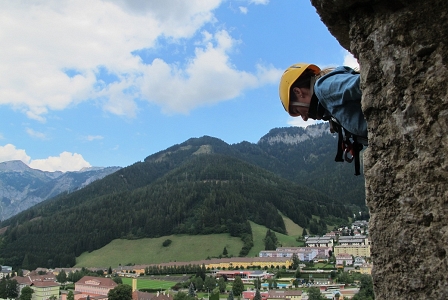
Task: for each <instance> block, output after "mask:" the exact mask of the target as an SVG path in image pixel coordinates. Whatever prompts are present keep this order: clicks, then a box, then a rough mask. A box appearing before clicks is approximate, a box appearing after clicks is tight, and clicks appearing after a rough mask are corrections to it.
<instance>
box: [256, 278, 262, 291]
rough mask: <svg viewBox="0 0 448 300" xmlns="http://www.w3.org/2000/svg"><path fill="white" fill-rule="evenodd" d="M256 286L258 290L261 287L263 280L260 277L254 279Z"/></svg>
mask: <svg viewBox="0 0 448 300" xmlns="http://www.w3.org/2000/svg"><path fill="white" fill-rule="evenodd" d="M254 286H255V289H257V290H259V289H261V280H260V278H256V279H255V280H254Z"/></svg>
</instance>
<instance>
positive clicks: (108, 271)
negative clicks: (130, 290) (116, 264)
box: [107, 266, 112, 275]
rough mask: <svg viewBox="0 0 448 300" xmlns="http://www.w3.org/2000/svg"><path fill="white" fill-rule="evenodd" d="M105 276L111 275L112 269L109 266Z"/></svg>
mask: <svg viewBox="0 0 448 300" xmlns="http://www.w3.org/2000/svg"><path fill="white" fill-rule="evenodd" d="M107 274H109V275H110V274H112V267H110V266H109V269H107Z"/></svg>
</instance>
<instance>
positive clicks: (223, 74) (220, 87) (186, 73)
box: [142, 30, 283, 113]
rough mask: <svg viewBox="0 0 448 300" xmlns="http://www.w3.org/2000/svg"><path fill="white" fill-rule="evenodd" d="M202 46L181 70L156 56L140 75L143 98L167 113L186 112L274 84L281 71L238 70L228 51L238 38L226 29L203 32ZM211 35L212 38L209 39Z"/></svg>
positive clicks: (260, 68)
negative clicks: (249, 71)
mask: <svg viewBox="0 0 448 300" xmlns="http://www.w3.org/2000/svg"><path fill="white" fill-rule="evenodd" d="M204 37H205V38H204V45H203V46H202V47H197V48H196V51H195V57H193V58H191V59H190V60H189V62H188V64H187V66H186V67H185V69H181V68H179V67H178V65H176V64H172V65H169V64H167V63H166V62H164V61H162V60H160V59H155V60H154V61H153V62H152V64H150V65H147V66H146V68H145V74H144V77H143V78H142V80H143V83H142V93H143V97H144V98H146V99H148V100H149V101H151V102H155V103H157V104H159V105H160V106H162V108H163V110H164V111H165V112H167V113H188V112H189V111H190V110H191V109H193V108H194V107H197V106H201V105H205V104H212V103H217V102H220V101H224V100H228V99H232V98H234V97H237V96H239V95H241V93H242V92H243V91H244V90H245V89H250V88H256V87H259V86H261V85H263V84H277V82H278V78H280V77H281V74H282V73H283V70H278V69H274V68H273V67H264V66H257V73H256V74H251V73H248V72H244V71H239V70H237V69H236V68H235V66H233V65H232V63H231V61H230V59H229V55H228V53H229V52H231V51H232V50H233V47H234V45H235V44H236V43H238V41H236V40H233V39H232V38H231V36H230V35H229V34H228V33H227V32H226V31H225V30H222V31H219V32H217V33H216V34H214V35H213V36H211V35H210V34H209V33H204ZM211 37H212V38H211Z"/></svg>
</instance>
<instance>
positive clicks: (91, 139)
mask: <svg viewBox="0 0 448 300" xmlns="http://www.w3.org/2000/svg"><path fill="white" fill-rule="evenodd" d="M102 139H104V137H103V136H101V135H88V136H87V137H86V140H87V141H89V142H91V141H94V140H102Z"/></svg>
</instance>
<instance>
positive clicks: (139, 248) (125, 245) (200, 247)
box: [75, 234, 243, 268]
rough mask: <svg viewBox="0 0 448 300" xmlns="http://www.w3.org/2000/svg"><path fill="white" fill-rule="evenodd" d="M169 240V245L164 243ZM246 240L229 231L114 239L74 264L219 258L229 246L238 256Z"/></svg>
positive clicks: (97, 265)
mask: <svg viewBox="0 0 448 300" xmlns="http://www.w3.org/2000/svg"><path fill="white" fill-rule="evenodd" d="M166 239H170V240H171V241H172V243H171V245H170V246H169V247H163V246H162V243H163V242H164V241H165V240H166ZM242 246H243V242H242V241H241V239H240V238H238V237H231V236H230V235H229V234H212V235H196V236H189V235H170V236H165V237H160V238H154V239H139V240H122V239H118V240H113V241H112V242H110V243H109V244H108V245H106V246H104V247H103V248H101V249H98V250H95V251H92V252H91V253H87V252H85V253H83V254H82V255H81V256H79V257H78V258H77V259H76V266H75V267H105V268H107V267H118V265H119V264H121V265H122V266H124V265H127V264H151V263H161V262H170V261H174V260H176V261H194V260H202V259H206V258H207V257H217V256H219V255H220V254H222V251H223V249H224V247H226V249H227V251H228V253H229V255H234V256H238V253H239V252H240V250H241V247H242Z"/></svg>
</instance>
